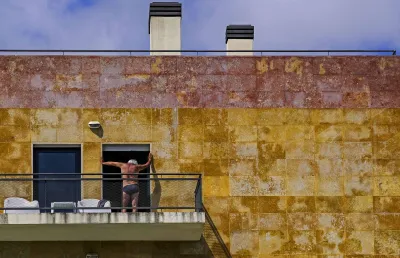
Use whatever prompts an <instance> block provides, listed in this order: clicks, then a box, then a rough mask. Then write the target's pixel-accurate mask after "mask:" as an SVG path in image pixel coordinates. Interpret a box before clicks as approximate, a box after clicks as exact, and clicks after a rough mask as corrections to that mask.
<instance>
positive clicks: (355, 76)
mask: <svg viewBox="0 0 400 258" xmlns="http://www.w3.org/2000/svg"><path fill="white" fill-rule="evenodd" d="M398 68H399V59H398V58H397V57H312V58H311V57H304V58H303V57H296V58H291V57H0V86H1V87H0V107H2V108H0V155H1V156H2V159H1V160H0V168H1V173H30V172H31V170H32V168H31V160H30V159H31V144H32V142H46V143H61V142H62V143H83V172H84V173H96V172H99V171H100V170H101V167H100V164H99V161H98V160H99V157H100V156H101V144H102V143H111V142H112V143H139V142H140V143H142V142H149V143H151V144H152V151H153V152H154V154H155V156H156V161H155V167H156V169H157V172H159V173H162V172H171V171H176V172H181V173H185V172H187V171H190V172H199V173H202V174H203V176H204V203H205V205H206V207H207V209H208V210H209V212H210V214H211V216H212V218H213V220H214V223H215V224H216V226H217V227H218V229H219V231H220V234H221V236H222V238H223V239H224V241H225V243H227V244H228V246H229V247H230V250H231V252H232V253H233V254H234V255H236V257H250V256H251V257H268V255H276V257H279V255H294V256H299V257H300V256H301V255H314V256H316V255H320V256H324V255H332V256H335V255H336V256H343V255H347V256H350V255H374V254H375V255H393V257H394V256H395V255H398V254H399V253H398V250H399V246H400V224H399V223H398V221H399V214H400V210H399V206H400V199H399V198H400V197H398V196H400V187H399V185H400V170H399V164H400V163H399V162H398V161H399V160H400V148H399V146H400V109H399V105H400V94H399V90H398V87H397V86H398V83H399V78H400V77H399V76H400V75H399V74H398ZM92 120H97V121H100V122H101V124H102V129H103V135H102V137H99V136H98V135H96V134H95V133H94V132H92V131H91V130H90V129H89V128H88V126H87V123H88V122H89V121H92ZM31 187H32V186H31V185H30V184H29V183H27V184H24V185H23V186H21V185H20V184H19V185H10V184H8V185H4V184H3V183H2V186H0V203H1V204H2V203H3V200H4V198H5V197H8V196H11V195H18V196H22V197H26V198H30V194H31ZM183 189H185V187H183ZM188 189H189V187H188ZM83 194H84V196H85V197H88V198H89V197H93V198H100V194H101V185H100V184H98V183H97V184H96V183H90V184H86V183H85V184H84V185H83ZM163 195H164V196H163ZM174 201H175V202H176V200H174V198H171V196H169V195H168V187H165V186H163V194H162V196H161V197H160V203H162V204H168V203H169V202H174ZM178 201H180V202H187V201H188V200H186V199H180V200H178ZM114 245H115V246H118V245H119V244H118V243H114ZM121 245H122V244H121ZM148 245H151V247H149V249H148V250H147V251H146V252H144V253H145V254H149V253H148V252H152V251H151V250H153V251H154V250H158V249H159V248H163V247H165V246H167V244H161V243H160V246H158V244H155V243H149V244H148ZM180 245H184V244H183V243H181V244H179V245H174V247H171V248H169V249H168V248H167V249H168V250H169V251H170V252H171V254H175V255H180V254H188V255H189V254H195V252H194V251H193V250H195V247H193V246H187V249H185V248H184V247H180ZM32 246H34V245H33V244H32ZM77 246H78V248H81V247H80V244H77ZM115 246H114V247H115ZM114 247H113V245H111V244H110V248H111V249H113V248H114ZM35 248H36V247H35ZM174 248H177V249H174ZM199 248H200V247H199ZM114 249H115V248H114ZM167 249H166V250H167ZM200 249H201V248H200ZM179 250H181V251H179ZM190 250H192V251H190ZM154 252H156V251H154ZM164 253H165V252H164Z"/></svg>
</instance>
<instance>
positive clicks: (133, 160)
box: [128, 159, 139, 165]
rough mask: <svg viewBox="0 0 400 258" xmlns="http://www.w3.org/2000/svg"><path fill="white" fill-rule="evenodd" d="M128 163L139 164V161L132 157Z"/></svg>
mask: <svg viewBox="0 0 400 258" xmlns="http://www.w3.org/2000/svg"><path fill="white" fill-rule="evenodd" d="M128 164H134V165H138V164H139V163H138V162H137V160H136V159H130V160H129V161H128Z"/></svg>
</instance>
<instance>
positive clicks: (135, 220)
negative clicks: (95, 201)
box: [0, 212, 205, 241]
mask: <svg viewBox="0 0 400 258" xmlns="http://www.w3.org/2000/svg"><path fill="white" fill-rule="evenodd" d="M204 224H205V214H204V213H203V212H159V213H158V212H148V213H147V212H146V213H145V212H139V213H55V214H50V213H39V214H32V213H31V214H29V213H27V214H0V231H1V232H2V234H0V241H197V240H200V237H201V235H202V232H203V226H204Z"/></svg>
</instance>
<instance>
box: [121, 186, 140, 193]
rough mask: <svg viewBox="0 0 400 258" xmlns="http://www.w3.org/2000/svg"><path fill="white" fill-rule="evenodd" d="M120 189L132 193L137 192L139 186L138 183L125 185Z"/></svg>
mask: <svg viewBox="0 0 400 258" xmlns="http://www.w3.org/2000/svg"><path fill="white" fill-rule="evenodd" d="M122 191H123V192H124V193H126V194H129V195H132V194H135V193H138V192H139V186H138V185H136V184H135V185H126V186H124V188H122Z"/></svg>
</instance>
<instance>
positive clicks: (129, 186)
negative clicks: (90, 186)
mask: <svg viewBox="0 0 400 258" xmlns="http://www.w3.org/2000/svg"><path fill="white" fill-rule="evenodd" d="M152 158H153V155H152V154H151V153H149V158H148V161H147V162H146V164H143V165H139V164H138V163H137V161H136V160H134V159H131V160H129V161H128V162H127V163H122V162H113V161H108V162H103V159H101V164H103V165H108V166H114V167H118V168H120V169H121V174H122V192H123V204H124V207H127V205H129V202H132V210H133V211H134V212H135V211H136V209H135V208H136V207H137V203H138V198H139V184H138V183H139V182H138V180H137V178H138V176H139V175H138V173H139V172H140V171H142V170H144V169H146V168H148V167H149V166H150V164H151V162H152ZM122 212H126V209H124V210H122Z"/></svg>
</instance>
